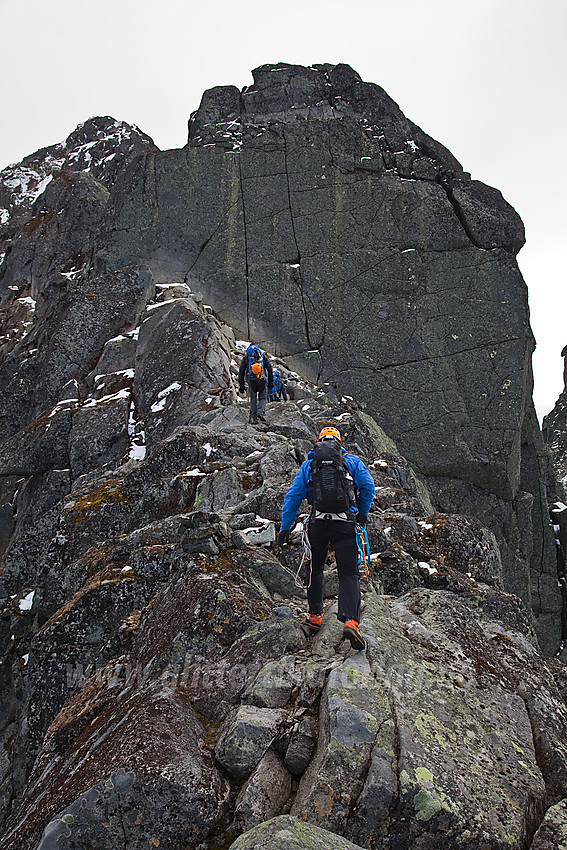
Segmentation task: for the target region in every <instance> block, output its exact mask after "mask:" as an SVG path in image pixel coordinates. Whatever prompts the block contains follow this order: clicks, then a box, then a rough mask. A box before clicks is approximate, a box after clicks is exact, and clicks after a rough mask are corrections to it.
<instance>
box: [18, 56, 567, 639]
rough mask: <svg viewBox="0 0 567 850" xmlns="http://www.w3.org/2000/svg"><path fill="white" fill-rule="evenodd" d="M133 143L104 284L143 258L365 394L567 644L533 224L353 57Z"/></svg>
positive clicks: (231, 98)
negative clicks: (528, 268)
mask: <svg viewBox="0 0 567 850" xmlns="http://www.w3.org/2000/svg"><path fill="white" fill-rule="evenodd" d="M144 144H145V145H146V146H145V147H144ZM136 152H137V153H138V156H137V158H136V157H133V155H132V154H131V153H130V152H129V153H128V156H127V157H126V164H125V166H124V168H123V169H122V170H121V171H119V172H115V173H113V175H112V176H113V181H114V182H113V183H112V186H111V189H110V197H109V198H108V200H107V201H106V203H105V202H104V199H103V198H101V199H100V204H101V206H100V218H97V222H98V230H97V236H96V239H95V240H94V242H95V244H94V247H93V250H92V253H91V255H90V256H91V257H92V260H91V265H90V266H89V270H88V275H87V281H88V284H89V286H90V284H91V281H93V282H94V284H95V286H96V284H97V281H98V280H99V279H100V277H101V276H102V279H103V280H108V275H109V274H110V275H115V274H116V273H117V270H118V269H122V268H123V267H125V266H130V265H132V264H134V265H141V266H144V267H147V268H149V269H150V270H151V272H152V274H153V276H154V277H155V279H156V280H157V281H160V280H161V281H166V280H167V281H170V280H172V279H173V280H175V279H177V280H180V281H185V282H186V283H188V284H189V285H190V286H192V287H193V288H194V289H196V290H199V291H201V292H203V293H204V295H205V298H206V300H207V301H208V303H210V304H211V305H212V306H213V308H214V309H215V310H216V311H217V313H218V315H220V316H222V317H223V318H224V319H225V320H226V321H227V322H228V323H230V324H231V325H232V326H233V327H234V328H235V329H236V331H237V333H238V334H239V335H243V336H246V337H247V338H250V339H254V340H256V341H258V342H260V343H261V344H265V345H269V346H270V347H271V348H272V350H273V351H274V352H275V353H276V354H277V355H278V356H281V357H283V358H285V362H286V363H287V364H288V365H289V366H291V367H292V368H296V369H299V370H300V371H301V372H302V374H306V375H308V376H310V377H311V378H312V379H314V380H324V381H331V382H334V383H335V384H337V385H340V387H341V389H342V391H343V392H347V393H349V394H351V395H354V396H356V397H357V398H360V399H361V400H363V401H364V403H366V404H367V406H368V410H369V412H371V414H372V415H374V416H375V417H376V418H377V420H378V421H379V422H380V424H381V425H382V427H383V428H384V429H385V430H386V432H387V433H389V434H391V435H392V436H393V437H394V438H395V439H396V440H397V442H398V444H399V447H400V451H402V452H403V453H404V455H405V456H406V457H408V458H409V459H410V460H411V461H412V463H414V465H416V466H417V467H418V468H419V469H420V471H421V472H422V473H424V474H426V475H427V476H428V477H429V480H430V485H431V486H432V488H433V490H434V493H435V498H436V500H437V503H438V505H439V507H440V508H441V509H442V510H446V511H448V512H451V511H453V510H455V509H458V510H460V511H462V512H466V513H471V514H473V515H476V516H478V518H479V519H481V521H482V522H484V523H485V524H488V525H489V526H490V527H491V528H492V529H493V530H494V532H495V533H496V535H497V537H498V540H499V544H500V546H501V550H502V558H503V564H504V573H505V583H506V586H507V587H508V588H509V589H510V590H512V591H513V592H516V593H520V594H521V595H522V596H523V598H525V599H526V600H527V601H528V602H529V604H530V606H531V607H532V608H533V610H534V614H535V616H536V619H537V620H538V622H539V624H540V625H539V632H540V636H541V638H542V640H544V641H545V644H546V647H547V648H548V649H549V650H550V651H551V650H553V649H554V648H556V647H557V645H558V635H557V632H556V630H554V627H553V622H554V621H557V618H558V616H559V608H560V600H559V597H558V594H557V587H556V579H555V572H556V565H555V547H554V542H553V535H552V533H551V529H550V526H549V522H548V519H547V516H548V510H547V504H546V496H547V488H548V486H550V482H551V470H550V468H549V464H548V461H547V457H546V455H545V452H544V451H543V447H542V443H541V439H540V436H539V429H538V427H537V422H536V420H535V415H534V412H533V405H532V401H531V391H532V375H531V365H530V358H531V353H532V349H533V338H532V334H531V331H530V327H529V319H528V310H527V294H526V287H525V285H524V282H523V280H522V278H521V275H520V273H519V270H518V267H517V264H516V261H515V258H514V257H515V254H516V252H517V251H518V250H519V248H520V247H521V245H522V244H523V241H524V234H523V226H522V223H521V221H520V219H519V217H518V216H517V214H516V213H515V211H514V210H513V209H512V208H511V207H510V206H509V205H508V204H507V203H506V202H505V201H504V199H503V198H502V196H501V194H500V193H499V192H498V191H497V190H496V189H493V188H491V187H488V186H485V185H484V184H482V183H480V182H478V181H474V180H471V179H470V176H469V175H468V174H467V173H465V172H463V169H462V167H461V166H460V164H459V163H458V162H457V161H456V160H455V158H454V157H453V156H452V154H450V152H449V151H447V150H446V149H445V148H444V147H443V146H442V145H440V144H439V143H438V142H436V141H434V140H433V139H431V138H430V137H428V136H427V135H426V134H425V133H424V132H423V131H422V130H421V129H420V128H419V127H417V126H416V125H414V124H413V123H412V122H411V121H409V120H408V119H407V118H406V117H405V116H404V115H403V113H402V112H401V110H400V109H399V107H398V106H397V105H396V104H395V103H394V102H393V101H392V100H391V98H389V97H388V95H387V94H386V93H385V92H384V91H383V90H382V89H381V88H380V87H379V86H377V85H374V84H369V83H364V82H363V81H362V80H361V79H360V77H359V76H358V74H356V72H355V71H353V70H352V69H351V68H349V67H348V66H345V65H337V66H331V65H317V66H313V67H310V68H304V67H299V66H293V65H285V64H280V65H275V66H263V67H261V68H258V69H256V70H255V71H254V85H253V86H252V87H250V88H247V89H244V90H243V91H242V92H240V91H239V90H238V89H237V88H235V87H234V86H225V87H218V88H215V89H212V90H210V91H208V92H206V93H205V94H204V96H203V100H202V103H201V106H200V107H199V109H198V110H197V111H196V112H195V113H194V115H193V116H192V117H191V120H190V122H189V141H188V144H187V146H186V147H185V148H184V149H182V150H178V151H165V152H155V150H154V149H152V148H151V146H150V145H149V144H148V143H145V141H144V140H142V141H140V142H139V145H138V147H137V148H136ZM98 179H99V178H98V177H97V180H98ZM99 182H102V183H103V185H104V186H105V187H106V186H108V185H109V182H108V180H107V181H106V182H104V181H103V180H100V181H99ZM46 200H47V199H46ZM42 226H43V225H42ZM86 241H87V242H88V240H86ZM71 256H73V255H71ZM8 260H9V257H7V261H8ZM5 262H6V261H5ZM14 262H15V260H14ZM70 262H71V259H68V260H67V263H68V264H69V263H70ZM20 267H21V262H18V268H20ZM65 268H66V272H65V273H67V272H69V269H71V268H72V269H73V270H75V272H77V273H78V270H79V269H83V268H84V267H83V265H82V264H81V263H78V262H75V265H73V266H72V267H71V266H70V267H69V269H67V267H65ZM8 277H9V274H8V271H7V277H6V281H7V282H8ZM95 291H96V290H95ZM19 295H20V296H22V295H23V296H24V297H25V293H24V292H23V290H22V291H21V292H19ZM32 297H35V296H34V295H33V293H32ZM36 309H37V308H36ZM117 318H118V317H117ZM121 319H122V321H124V319H123V317H121ZM95 341H96V342H97V344H98V345H100V340H95ZM50 365H51V364H50ZM57 365H58V369H59V370H60V369H61V366H60V365H59V364H57ZM65 365H66V372H67V373H68V374H69V375H70V376H71V375H73V368H72V366H70V365H69V364H65ZM29 368H30V367H28V369H29ZM56 374H57V375H58V376H59V371H58V372H57V373H56ZM24 381H25V378H24ZM5 386H6V387H8V386H11V385H10V384H9V383H8V382H6V383H5ZM27 386H28V392H29V384H28V385H27ZM17 408H18V411H19V410H21V409H22V404H21V402H20V401H19V400H18V406H17ZM16 424H17V423H15V422H14V423H13V424H11V426H10V427H12V428H14V427H16Z"/></svg>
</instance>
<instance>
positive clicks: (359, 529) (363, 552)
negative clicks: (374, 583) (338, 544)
mask: <svg viewBox="0 0 567 850" xmlns="http://www.w3.org/2000/svg"><path fill="white" fill-rule="evenodd" d="M356 545H357V548H358V566H360V564H364V574H365V576H366V578H368V561H369V560H370V544H369V543H368V533H367V531H366V527H365V526H364V525H357V526H356Z"/></svg>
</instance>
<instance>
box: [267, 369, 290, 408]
mask: <svg viewBox="0 0 567 850" xmlns="http://www.w3.org/2000/svg"><path fill="white" fill-rule="evenodd" d="M268 401H287V391H286V388H285V384H284V382H283V381H282V378H281V374H280V370H279V369H274V386H273V387H272V392H271V393H270V394H269V396H268Z"/></svg>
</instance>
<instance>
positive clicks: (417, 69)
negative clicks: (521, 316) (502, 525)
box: [0, 0, 567, 419]
mask: <svg viewBox="0 0 567 850" xmlns="http://www.w3.org/2000/svg"><path fill="white" fill-rule="evenodd" d="M0 31H1V32H2V50H1V56H2V66H3V69H4V70H3V74H2V79H3V82H2V87H1V89H0V169H1V168H4V167H5V166H6V165H8V164H10V163H12V162H18V161H19V160H21V159H22V158H23V157H24V156H26V155H27V154H29V153H33V152H34V151H36V150H37V149H38V148H40V147H44V146H47V145H51V144H54V143H56V142H59V141H63V140H64V139H65V138H66V136H67V135H68V134H69V133H70V132H71V131H72V130H73V129H74V128H75V127H76V126H77V124H79V123H81V122H83V121H85V120H86V119H87V118H90V117H92V116H94V115H112V116H113V117H114V118H117V119H120V120H123V121H128V122H130V123H132V124H136V125H137V126H138V127H140V129H141V130H143V131H144V132H145V133H147V134H148V135H150V136H151V137H152V138H153V140H154V141H155V143H156V144H157V145H158V146H159V147H160V148H161V149H162V150H165V149H168V148H177V147H181V146H183V145H184V144H185V142H186V138H187V119H188V117H189V114H190V113H191V112H192V111H193V110H194V109H196V108H197V106H198V105H199V102H200V99H201V95H202V93H203V91H204V90H205V89H208V88H212V87H213V86H216V85H224V84H233V85H236V86H238V87H239V88H242V87H243V86H247V85H250V84H251V83H252V75H251V70H252V68H256V67H258V66H259V65H262V64H264V63H268V62H273V63H275V62H290V63H296V64H301V65H311V64H313V63H318V62H330V63H332V64H335V63H338V62H346V63H347V64H349V65H351V66H352V67H353V68H354V69H355V70H356V71H358V73H359V74H360V75H361V77H362V78H363V79H364V80H366V81H367V82H373V83H378V84H379V85H381V86H382V87H383V88H384V89H385V90H386V91H387V93H388V94H389V95H390V96H391V97H392V98H393V99H394V100H395V101H396V102H397V103H398V104H399V106H400V107H401V109H402V111H403V112H404V113H405V114H406V116H407V117H408V118H410V119H411V120H412V121H414V122H415V123H416V124H419V125H420V126H421V127H422V129H423V130H425V132H427V133H428V134H429V135H430V136H433V138H435V139H437V140H438V141H440V142H442V143H443V144H444V145H445V146H446V147H448V148H449V150H450V151H451V152H452V153H453V154H454V155H455V156H456V157H457V159H458V160H459V161H460V162H461V164H462V166H463V168H464V169H465V171H470V172H471V175H472V177H473V179H476V180H481V181H482V182H484V183H487V184H489V185H491V186H496V187H497V188H498V189H500V191H501V192H502V194H503V195H504V197H505V198H506V200H507V201H509V202H510V203H511V204H512V205H513V206H514V207H515V208H516V210H517V211H518V213H519V214H520V216H521V217H522V219H523V221H524V224H525V227H526V236H527V242H526V245H525V247H524V248H523V249H522V250H521V252H520V254H519V255H518V262H519V265H520V268H521V270H522V273H523V275H524V278H525V280H526V283H527V285H528V290H529V299H530V310H531V322H532V328H533V331H534V334H535V337H536V340H537V349H536V353H535V354H534V360H533V362H534V374H535V391H534V400H535V403H536V409H537V411H538V414H539V416H540V419H541V417H542V416H543V415H545V414H546V413H548V412H549V411H550V410H551V409H552V407H553V405H554V403H555V401H556V399H557V397H558V395H559V393H560V392H561V391H562V389H563V360H562V358H561V356H560V355H561V350H562V348H563V347H564V346H565V345H567V326H565V325H566V323H565V321H564V319H565V315H566V302H567V286H566V280H565V275H566V271H565V269H566V268H567V262H566V260H567V256H566V255H567V248H566V244H567V239H566V231H567V221H566V218H567V217H566V215H565V204H566V199H567V185H566V184H567V177H566V170H567V166H566V156H565V155H566V153H567V145H566V141H565V140H566V137H567V132H566V130H567V127H566V123H567V106H566V103H567V95H566V83H567V74H566V69H567V59H566V56H567V0H475V2H474V3H466V4H465V3H459V2H456V0H396V2H391V0H358V2H347V0H340V2H339V0H280V2H279V3H278V2H272V3H267V2H259V0H248V1H247V0H243V2H240V3H234V2H226V0H216V2H204V0H199V2H192V0H161V2H157V3H156V2H155V0H98V2H96V3H81V2H77V0H49V1H48V2H46V0H0Z"/></svg>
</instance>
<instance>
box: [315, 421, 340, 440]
mask: <svg viewBox="0 0 567 850" xmlns="http://www.w3.org/2000/svg"><path fill="white" fill-rule="evenodd" d="M330 437H332V438H333V439H334V440H338V441H339V443H340V442H341V432H340V431H339V429H338V428H333V426H332V425H326V426H325V427H324V428H323V429H322V431H321V433H320V434H319V436H318V437H317V440H318V441H319V440H328V439H329V438H330Z"/></svg>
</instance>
